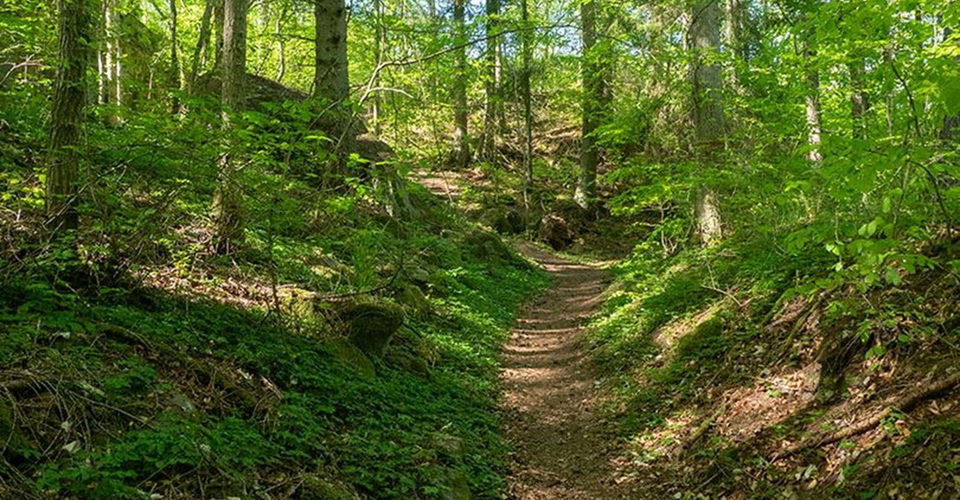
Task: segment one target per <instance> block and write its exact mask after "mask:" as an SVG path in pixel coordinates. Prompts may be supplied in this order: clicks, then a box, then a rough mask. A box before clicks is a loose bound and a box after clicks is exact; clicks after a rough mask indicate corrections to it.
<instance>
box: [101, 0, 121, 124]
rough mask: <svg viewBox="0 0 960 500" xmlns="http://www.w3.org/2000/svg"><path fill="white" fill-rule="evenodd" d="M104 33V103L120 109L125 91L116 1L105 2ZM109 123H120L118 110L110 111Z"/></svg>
mask: <svg viewBox="0 0 960 500" xmlns="http://www.w3.org/2000/svg"><path fill="white" fill-rule="evenodd" d="M103 33H104V39H105V40H106V48H105V51H104V57H103V62H104V69H105V71H104V77H105V78H104V84H105V94H104V96H103V99H102V102H103V103H104V104H107V105H110V106H114V107H119V106H120V105H121V102H122V100H123V91H122V85H121V80H120V72H121V69H122V68H121V63H120V53H121V52H120V34H119V32H118V30H117V13H116V5H115V0H103ZM106 116H107V121H108V122H109V123H113V124H116V123H119V121H120V117H119V115H118V114H117V110H116V109H113V110H110V111H109V112H108V113H107V114H106Z"/></svg>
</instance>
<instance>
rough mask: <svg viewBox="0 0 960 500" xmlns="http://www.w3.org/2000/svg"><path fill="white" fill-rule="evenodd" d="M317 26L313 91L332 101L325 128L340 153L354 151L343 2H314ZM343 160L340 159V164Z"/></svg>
mask: <svg viewBox="0 0 960 500" xmlns="http://www.w3.org/2000/svg"><path fill="white" fill-rule="evenodd" d="M313 15H314V21H315V23H316V25H315V29H316V42H315V43H316V45H315V49H314V59H315V61H314V75H313V90H314V95H315V96H316V97H319V98H322V99H324V100H326V101H329V102H330V103H331V105H332V108H331V112H332V114H333V116H332V118H331V119H330V120H325V122H326V125H324V128H325V129H326V132H327V133H328V134H331V135H332V136H334V137H333V139H335V140H336V141H337V144H338V151H339V152H349V151H352V150H353V140H354V136H355V134H354V131H353V130H352V129H353V128H354V127H353V126H352V116H351V114H350V110H349V108H348V107H347V99H348V98H349V97H350V80H349V74H348V72H347V8H346V4H345V3H344V0H314V4H313ZM342 160H343V159H342V158H341V163H343V161H342Z"/></svg>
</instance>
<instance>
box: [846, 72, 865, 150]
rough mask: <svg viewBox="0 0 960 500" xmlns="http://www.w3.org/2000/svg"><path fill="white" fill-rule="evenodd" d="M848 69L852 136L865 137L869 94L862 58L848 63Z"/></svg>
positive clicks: (856, 137) (855, 137)
mask: <svg viewBox="0 0 960 500" xmlns="http://www.w3.org/2000/svg"><path fill="white" fill-rule="evenodd" d="M849 69H850V87H851V90H852V92H851V94H850V115H851V116H850V117H851V120H852V122H853V123H852V125H853V127H852V128H853V138H854V139H865V138H866V136H867V124H866V123H865V122H864V120H866V115H867V112H868V111H869V110H870V94H869V93H868V92H867V90H866V88H865V86H864V82H863V73H864V64H863V59H862V58H857V59H856V60H854V61H853V62H851V63H850V64H849Z"/></svg>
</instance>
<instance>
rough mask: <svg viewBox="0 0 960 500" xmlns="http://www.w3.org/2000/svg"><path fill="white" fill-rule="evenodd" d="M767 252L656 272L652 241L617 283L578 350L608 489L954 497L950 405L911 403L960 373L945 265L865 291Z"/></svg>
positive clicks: (758, 243) (658, 257) (665, 265)
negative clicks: (600, 432) (603, 436)
mask: <svg viewBox="0 0 960 500" xmlns="http://www.w3.org/2000/svg"><path fill="white" fill-rule="evenodd" d="M651 240H653V238H651ZM765 241H766V240H765V239H763V238H761V237H757V236H751V237H742V236H739V235H734V236H732V237H729V238H727V239H726V240H725V241H723V242H722V243H720V244H719V245H716V246H714V247H710V248H688V249H685V250H681V251H679V252H678V253H675V254H673V255H670V256H667V257H664V255H663V253H662V251H661V250H660V248H659V247H658V245H657V244H656V242H655V241H651V242H647V243H643V244H641V245H639V246H638V247H637V249H636V250H635V251H634V253H633V254H632V255H631V256H630V257H629V258H628V259H626V260H624V261H623V262H622V263H621V264H620V265H619V266H617V268H616V275H617V280H616V282H615V284H614V286H613V287H612V288H611V290H610V292H609V295H608V298H607V302H606V304H605V308H604V310H603V311H602V312H601V313H600V314H599V315H598V317H597V319H596V320H595V321H594V322H593V324H592V327H591V329H590V331H589V334H588V344H589V346H590V348H591V352H592V355H593V357H594V359H595V360H596V361H597V363H598V366H599V367H600V369H601V372H602V373H603V374H604V378H603V381H604V384H603V387H604V394H605V397H604V400H605V403H604V404H605V412H606V415H607V416H608V417H609V418H615V419H617V421H618V422H619V424H620V429H621V431H622V436H623V439H624V441H625V446H624V452H623V454H622V455H621V457H620V458H619V460H620V470H621V473H622V475H623V477H622V478H621V480H625V481H637V482H640V483H641V484H643V485H644V487H647V488H651V490H650V491H651V492H655V495H656V496H660V495H662V496H665V497H666V496H675V497H676V498H681V497H687V496H689V497H696V495H721V496H724V495H730V494H736V495H740V497H749V498H756V497H761V498H762V497H774V496H778V495H782V494H783V493H784V492H792V493H791V494H794V495H800V496H811V497H818V498H820V497H840V498H874V497H877V498H900V497H902V498H917V496H916V495H921V494H922V495H927V496H929V497H930V498H936V497H953V496H956V495H957V494H960V490H958V483H957V482H956V464H957V463H958V461H960V455H958V452H957V442H958V439H960V433H958V431H957V422H958V416H960V395H958V394H957V391H956V390H953V389H955V387H950V388H947V389H946V390H945V391H940V392H936V393H930V394H926V393H924V392H923V391H924V389H925V388H926V387H928V386H931V385H932V384H934V383H936V382H937V381H940V380H944V379H945V378H947V377H950V376H952V375H954V374H955V373H956V372H955V371H956V366H957V365H958V362H960V350H958V349H957V347H956V346H957V345H958V344H957V343H958V341H960V337H958V336H960V329H958V328H960V324H958V323H957V317H958V309H957V307H958V306H957V303H956V299H955V298H956V297H957V296H958V295H960V280H958V278H957V275H956V274H955V273H954V272H953V271H951V267H950V262H951V261H953V260H955V259H956V257H955V254H952V253H951V250H949V249H950V248H951V247H950V246H947V247H943V246H941V247H937V248H929V249H928V251H927V253H926V257H925V258H928V259H929V262H932V263H935V264H930V265H927V266H925V267H924V268H923V269H917V270H914V271H913V272H912V273H911V272H903V276H899V275H898V276H896V277H895V278H893V279H889V280H886V281H883V282H881V283H877V282H874V284H872V285H869V284H864V282H862V281H856V280H850V279H846V278H843V277H841V278H838V277H837V276H836V273H832V272H827V271H822V272H819V273H818V271H816V270H818V269H829V268H830V266H831V260H830V259H831V255H830V253H829V252H828V251H823V252H820V253H817V252H805V253H803V255H796V254H791V253H789V252H786V251H783V250H782V249H779V248H776V247H771V246H770V245H768V244H766V243H765ZM953 248H954V250H953V252H955V245H953ZM951 255H954V256H951ZM917 394H922V397H920V398H919V400H918V401H916V402H910V403H907V401H908V400H909V399H910V398H909V397H910V396H911V395H917ZM885 410H888V411H887V412H885V413H884V411H885ZM876 417H881V418H880V419H879V421H878V422H877V423H876V425H871V426H868V427H869V428H867V429H865V430H863V431H862V432H854V433H850V434H849V435H846V431H849V430H851V429H853V428H855V427H856V426H858V425H860V424H863V423H865V422H869V421H870V420H871V419H872V418H876Z"/></svg>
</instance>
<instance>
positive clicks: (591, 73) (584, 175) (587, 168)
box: [573, 0, 607, 210]
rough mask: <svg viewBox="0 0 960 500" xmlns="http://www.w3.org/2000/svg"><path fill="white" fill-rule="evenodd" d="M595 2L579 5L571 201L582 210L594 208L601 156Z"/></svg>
mask: <svg viewBox="0 0 960 500" xmlns="http://www.w3.org/2000/svg"><path fill="white" fill-rule="evenodd" d="M597 1H598V0H585V1H584V2H583V3H581V4H580V29H581V37H582V47H583V53H582V54H581V63H580V73H581V79H582V82H583V83H582V85H583V100H582V107H583V109H582V115H583V116H582V125H581V138H580V171H579V175H578V179H577V187H576V190H575V191H574V194H573V199H574V201H575V202H576V203H577V205H579V206H580V208H582V209H584V210H590V209H592V208H593V202H594V199H595V198H596V196H597V164H598V163H599V159H600V154H599V151H598V149H597V141H596V138H595V137H594V135H593V133H594V131H595V130H596V128H597V126H598V125H599V123H600V119H601V115H602V114H603V111H604V110H603V108H604V105H605V103H606V101H607V98H606V93H607V91H606V88H605V87H606V81H605V77H606V71H605V66H606V64H605V62H604V61H603V59H604V57H606V54H601V53H600V51H599V50H598V47H597V8H598V6H597Z"/></svg>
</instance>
